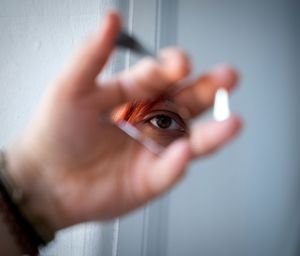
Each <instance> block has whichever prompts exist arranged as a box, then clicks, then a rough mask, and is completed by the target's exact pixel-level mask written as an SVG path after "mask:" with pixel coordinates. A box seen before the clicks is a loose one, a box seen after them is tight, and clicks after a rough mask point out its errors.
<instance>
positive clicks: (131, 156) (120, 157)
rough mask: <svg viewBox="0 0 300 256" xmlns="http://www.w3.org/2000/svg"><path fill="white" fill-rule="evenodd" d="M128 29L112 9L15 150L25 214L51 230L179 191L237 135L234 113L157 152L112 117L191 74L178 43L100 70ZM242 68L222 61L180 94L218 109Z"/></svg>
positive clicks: (192, 105) (13, 172)
mask: <svg viewBox="0 0 300 256" xmlns="http://www.w3.org/2000/svg"><path fill="white" fill-rule="evenodd" d="M120 28H121V21H120V18H119V16H118V14H116V13H114V12H110V13H109V14H108V15H107V16H106V17H105V20H104V23H103V25H102V28H101V30H100V31H99V32H97V33H95V34H94V35H93V36H91V37H90V38H89V39H88V40H87V41H86V42H85V43H84V44H83V45H82V47H81V48H80V49H79V51H78V52H77V53H76V54H75V56H74V58H73V59H72V60H71V62H70V63H69V64H68V65H67V66H66V67H65V69H64V70H63V71H62V73H61V74H60V75H59V77H58V78H57V79H56V80H55V81H54V82H53V84H52V85H51V86H50V87H49V89H48V91H47V92H46V94H45V95H44V97H43V99H42V101H41V105H40V107H39V109H38V112H37V113H36V115H35V116H34V118H33V120H32V121H31V122H30V124H29V126H28V127H27V129H26V130H25V131H24V132H23V133H22V134H21V136H20V138H19V139H18V140H17V141H16V143H15V144H14V145H12V146H11V147H10V148H9V149H8V165H9V168H8V169H9V170H10V176H11V178H12V179H13V180H14V183H15V184H16V185H17V186H18V188H19V189H20V190H21V191H23V192H24V194H25V195H26V197H27V198H29V200H28V202H27V205H26V211H27V214H29V212H30V213H32V214H34V215H37V216H42V218H44V220H45V222H46V223H45V224H46V225H47V226H49V227H50V228H51V229H52V230H59V229H61V228H64V227H67V226H70V225H73V224H76V223H80V222H84V221H89V220H96V219H97V220H104V219H111V218H114V217H116V216H119V215H122V214H125V213H127V212H128V211H130V210H133V209H135V208H137V207H139V206H141V205H143V204H145V203H146V202H147V201H149V200H150V199H152V198H154V197H156V196H158V195H160V194H162V193H163V192H165V191H166V190H168V189H169V188H171V187H172V186H173V185H174V184H175V183H176V182H177V181H178V180H179V179H180V178H181V177H182V176H183V174H184V173H185V169H186V166H187V164H188V163H189V161H190V160H192V159H193V158H195V157H200V156H204V155H206V154H208V153H211V152H213V151H214V150H216V149H218V148H219V147H221V146H222V145H223V144H224V143H225V142H227V141H229V140H230V139H231V138H232V137H233V136H234V135H236V134H237V133H238V131H239V129H240V120H239V118H237V117H236V116H231V117H230V118H229V119H228V120H226V121H223V122H210V123H206V124H201V125H197V126H195V127H194V128H193V129H192V132H191V136H190V138H183V139H180V140H178V141H175V142H174V143H172V144H171V145H170V146H168V147H167V149H166V150H165V151H164V152H163V153H162V154H161V155H160V156H156V155H154V154H152V153H151V152H149V151H148V150H147V149H145V148H144V147H143V146H142V145H140V144H139V143H137V142H136V141H134V140H133V139H131V138H130V137H129V136H127V135H126V134H124V133H123V132H122V131H121V130H120V129H119V128H118V127H117V126H115V125H114V124H112V123H109V122H101V120H102V119H103V120H105V119H106V116H107V113H110V112H111V110H112V109H114V108H115V107H117V106H119V105H121V104H123V103H126V102H128V101H132V100H146V99H149V98H152V97H155V96H156V95H159V94H160V93H162V92H164V91H165V90H167V89H168V88H169V87H170V86H171V85H172V84H175V83H176V82H177V81H178V80H180V79H182V78H184V77H186V76H187V75H188V73H189V72H190V63H189V59H188V57H187V56H186V55H185V53H183V52H182V51H180V50H179V49H175V48H168V49H165V50H164V51H162V52H161V54H160V58H161V59H162V60H163V61H162V62H156V61H155V60H151V59H145V60H142V61H141V62H140V63H138V64H137V65H136V66H135V67H133V68H131V70H130V71H128V72H123V73H121V74H117V75H115V76H114V77H112V78H111V79H109V80H107V81H102V82H99V81H97V80H96V77H97V76H98V74H99V73H100V71H101V70H102V69H103V67H104V65H105V63H106V62H107V60H108V58H109V56H110V55H111V53H112V51H113V49H114V42H115V38H116V36H117V35H118V33H119V31H120ZM236 81H237V75H236V72H235V71H234V70H233V69H232V68H230V67H228V66H222V67H219V68H218V69H217V70H213V71H211V72H209V73H208V74H206V75H204V76H201V78H200V79H199V80H197V82H195V84H194V85H192V86H190V87H189V88H187V89H184V90H183V91H181V92H180V93H178V94H177V95H176V101H178V102H179V103H180V104H183V105H185V106H186V107H187V108H188V109H189V110H190V112H191V113H192V115H194V116H196V115H198V114H200V113H202V112H203V111H204V110H206V109H207V108H209V107H210V106H211V104H212V101H213V97H214V93H215V91H216V90H217V88H219V87H223V88H227V89H228V90H231V89H232V88H233V87H234V85H235V84H236Z"/></svg>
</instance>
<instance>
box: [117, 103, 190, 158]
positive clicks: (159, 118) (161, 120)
mask: <svg viewBox="0 0 300 256" xmlns="http://www.w3.org/2000/svg"><path fill="white" fill-rule="evenodd" d="M187 113H188V112H187V111H186V109H185V108H184V106H179V105H178V104H177V103H176V102H175V101H174V100H172V99H171V98H169V97H159V98H158V99H156V100H148V101H135V102H129V103H127V104H125V105H123V106H121V107H120V108H118V109H117V110H116V111H115V112H114V114H113V120H114V122H116V124H117V125H118V126H119V127H120V128H121V129H122V130H123V131H124V132H126V133H127V134H128V135H130V136H131V137H133V138H134V139H136V140H138V141H139V142H140V143H142V144H143V145H144V146H146V147H147V148H148V149H149V150H150V151H152V152H153V153H156V154H159V153H160V152H161V151H162V150H163V149H164V148H165V147H167V146H168V145H169V144H171V143H172V142H173V141H175V140H176V139H179V138H182V137H187V136H189V125H188V121H189V120H188V119H189V118H188V115H187Z"/></svg>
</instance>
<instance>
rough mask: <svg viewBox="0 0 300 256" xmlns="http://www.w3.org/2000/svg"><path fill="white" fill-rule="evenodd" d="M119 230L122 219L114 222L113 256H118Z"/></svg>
mask: <svg viewBox="0 0 300 256" xmlns="http://www.w3.org/2000/svg"><path fill="white" fill-rule="evenodd" d="M119 229H120V219H119V218H117V219H116V220H115V222H114V236H113V245H112V256H117V255H118V243H119Z"/></svg>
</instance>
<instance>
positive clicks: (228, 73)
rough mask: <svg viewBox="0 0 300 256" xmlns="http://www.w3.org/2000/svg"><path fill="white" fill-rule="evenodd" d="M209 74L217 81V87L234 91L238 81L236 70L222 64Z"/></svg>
mask: <svg viewBox="0 0 300 256" xmlns="http://www.w3.org/2000/svg"><path fill="white" fill-rule="evenodd" d="M211 74H212V75H213V76H214V78H215V79H216V80H217V81H216V84H218V87H223V88H226V89H228V90H230V91H231V90H232V89H234V88H235V87H236V86H237V84H238V81H239V73H238V71H237V69H236V68H234V67H233V66H232V65H230V64H222V65H218V66H216V67H215V68H214V69H213V70H212V71H211Z"/></svg>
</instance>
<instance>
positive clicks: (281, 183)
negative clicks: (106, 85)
mask: <svg viewBox="0 0 300 256" xmlns="http://www.w3.org/2000/svg"><path fill="white" fill-rule="evenodd" d="M112 7H113V8H118V9H119V10H120V12H122V13H123V16H124V21H125V24H126V26H127V27H128V28H129V30H130V31H133V32H134V33H136V34H137V35H138V36H139V37H140V38H141V39H142V40H143V41H144V42H146V43H147V44H148V45H149V46H151V47H153V48H159V47H161V46H163V45H167V44H177V45H178V46H180V47H182V48H184V49H185V50H187V51H188V52H189V54H190V56H191V57H192V59H193V62H194V64H195V67H194V71H195V73H197V72H204V71H206V70H207V69H209V68H211V67H212V66H214V65H216V64H218V63H224V62H226V63H232V64H233V65H234V66H236V67H237V68H238V69H239V70H240V72H241V82H240V86H239V88H238V89H237V91H236V92H235V93H234V94H233V95H232V98H231V108H232V110H233V111H234V112H237V113H239V114H240V115H241V116H242V117H243V119H244V122H245V127H244V130H243V132H242V134H241V136H240V137H238V139H236V140H235V141H234V142H233V143H232V144H230V145H228V146H227V147H226V148H224V149H223V150H221V151H219V152H217V153H216V154H215V155H213V156H211V157H209V158H206V159H201V160H199V161H197V162H194V163H193V164H192V165H191V167H190V172H189V174H188V175H187V176H186V178H185V179H184V180H183V181H182V182H181V183H180V184H179V185H178V186H177V187H176V188H175V189H174V190H172V191H171V192H170V193H169V194H168V195H166V196H165V197H164V198H162V199H160V200H158V201H156V202H154V203H151V204H150V205H148V206H147V207H146V208H143V209H140V210H138V211H136V212H134V213H132V214H130V215H129V216H125V217H123V218H121V219H120V220H116V221H114V222H111V223H92V224H88V225H80V226H78V227H75V228H71V229H69V230H66V231H63V232H61V233H59V235H58V237H57V239H56V241H55V242H54V243H53V244H52V245H51V246H50V247H49V248H46V250H44V251H43V252H42V255H122V256H123V255H124V256H125V255H126V256H127V255H128V256H129V255H130V256H134V255H169V256H175V255H190V256H193V255H195V256H196V255H201V256H227V255H228V256H240V255H243V256H247V255H249V256H250V255H251V256H252V255H256V256H266V255H272V256H296V255H300V153H299V152H300V139H299V135H298V132H299V131H300V103H299V98H300V68H299V67H300V47H299V46H300V15H299V13H300V2H299V1H297V0H270V1H260V0H251V1H246V0H223V1H217V0H174V1H172V0H148V1H146V0H124V1H122V0H119V1H117V0H111V1H109V0H89V1H84V0H60V1H59V0H53V1H46V0H41V1H37V0H27V1H21V0H0V31H1V34H0V120H1V123H0V146H5V145H8V144H9V143H11V142H12V141H14V139H15V138H16V137H17V135H18V133H19V132H21V131H22V129H23V128H24V126H25V125H26V123H27V121H28V119H29V118H30V116H31V115H32V113H33V112H34V110H35V108H36V106H37V104H38V101H39V98H40V96H41V94H42V93H43V91H44V90H45V88H46V86H47V84H48V83H49V82H50V81H51V80H52V79H53V78H54V77H55V76H56V74H57V73H58V72H59V70H60V68H61V67H62V64H63V63H64V61H65V60H66V58H67V57H68V56H69V55H70V54H71V52H72V50H73V49H74V48H75V47H76V46H77V45H78V42H80V41H81V40H82V38H83V37H84V36H85V35H86V34H87V33H88V32H90V31H93V30H94V29H95V28H96V27H97V26H98V24H99V20H101V17H102V16H103V13H104V12H105V10H107V9H108V8H112ZM132 62H134V58H133V57H131V56H130V54H119V55H117V56H115V58H114V59H113V60H112V61H111V63H110V66H109V67H108V69H107V70H106V75H108V76H109V75H111V74H112V73H114V72H116V71H117V70H119V69H122V68H126V67H128V66H129V65H130V64H131V63H132ZM206 118H210V113H208V114H207V115H206Z"/></svg>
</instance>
